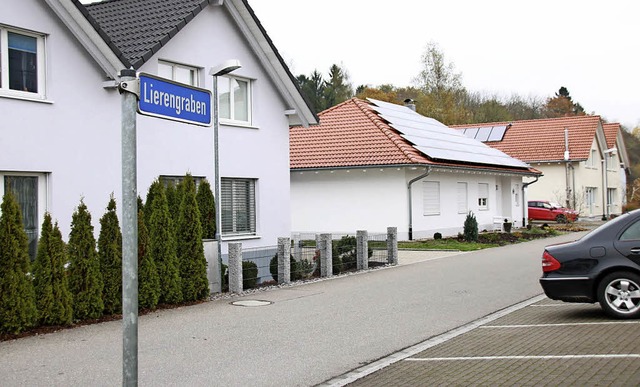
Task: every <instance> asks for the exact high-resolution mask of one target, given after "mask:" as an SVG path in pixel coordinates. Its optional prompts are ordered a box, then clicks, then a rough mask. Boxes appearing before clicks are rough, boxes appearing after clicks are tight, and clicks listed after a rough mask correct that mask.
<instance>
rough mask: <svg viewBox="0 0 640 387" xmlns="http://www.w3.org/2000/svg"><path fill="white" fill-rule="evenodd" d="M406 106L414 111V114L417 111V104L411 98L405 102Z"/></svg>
mask: <svg viewBox="0 0 640 387" xmlns="http://www.w3.org/2000/svg"><path fill="white" fill-rule="evenodd" d="M404 106H406V107H408V108H409V109H411V110H413V111H414V112H415V111H416V104H415V102H414V101H413V100H412V99H411V98H407V99H405V100H404Z"/></svg>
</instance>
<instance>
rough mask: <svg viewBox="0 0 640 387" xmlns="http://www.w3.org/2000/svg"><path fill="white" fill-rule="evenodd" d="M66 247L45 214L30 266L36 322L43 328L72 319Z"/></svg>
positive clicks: (57, 229)
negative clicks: (66, 267) (36, 310)
mask: <svg viewBox="0 0 640 387" xmlns="http://www.w3.org/2000/svg"><path fill="white" fill-rule="evenodd" d="M65 263H67V254H66V246H65V245H64V242H63V241H62V234H61V233H60V228H58V224H57V223H56V225H55V226H53V225H52V224H51V215H50V214H49V213H48V212H47V213H45V215H44V222H43V223H42V232H41V233H40V239H39V240H38V253H37V254H36V261H35V264H34V265H33V284H34V288H35V292H36V306H37V308H38V320H39V321H40V324H43V325H68V324H71V322H72V319H73V300H72V297H71V292H70V291H69V281H68V279H67V273H66V271H65V268H64V265H65Z"/></svg>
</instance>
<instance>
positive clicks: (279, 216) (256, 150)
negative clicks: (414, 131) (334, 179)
mask: <svg viewBox="0 0 640 387" xmlns="http://www.w3.org/2000/svg"><path fill="white" fill-rule="evenodd" d="M9 2H10V4H4V5H5V7H3V12H2V13H0V23H3V24H7V25H9V26H15V27H21V28H26V29H31V30H34V31H37V32H42V33H45V34H48V38H47V102H46V103H43V102H33V101H24V100H18V99H11V98H0V112H2V113H1V115H2V117H3V120H2V124H1V125H2V126H1V127H0V131H1V132H2V141H1V142H0V172H1V171H17V172H47V173H49V183H50V192H49V197H50V200H49V201H50V203H49V206H48V208H47V210H48V211H50V212H51V213H52V216H53V217H54V219H57V220H58V221H59V222H60V227H61V229H62V233H63V236H64V237H65V239H66V237H67V236H68V234H69V230H70V223H71V215H72V213H73V211H74V209H75V207H76V206H77V205H78V203H79V201H80V199H81V198H84V201H85V203H86V204H87V206H88V208H89V211H90V212H91V214H92V216H93V224H94V227H95V229H96V235H97V234H98V231H99V223H98V219H99V218H100V217H101V216H102V214H103V213H104V210H105V208H106V205H107V203H108V200H109V195H110V193H111V192H113V193H114V194H115V196H116V200H117V201H118V205H119V206H120V204H121V201H120V197H121V134H120V133H121V124H120V111H121V107H120V100H121V97H120V95H119V94H118V92H117V91H116V90H113V89H111V90H107V89H104V88H103V87H102V82H103V80H104V75H103V72H102V71H101V69H100V68H98V67H97V65H95V63H94V62H93V60H92V58H90V57H89V56H88V54H86V52H85V51H84V50H83V49H82V48H81V46H80V45H79V44H78V43H77V41H76V40H75V38H74V37H73V36H72V35H71V34H70V33H69V32H67V30H66V27H64V26H63V25H62V24H61V23H60V22H59V21H58V20H57V19H56V18H55V16H54V14H53V12H52V11H51V10H50V9H48V7H47V6H46V4H45V3H44V2H34V1H21V0H9ZM239 34H240V32H239V29H238V28H237V27H236V26H235V25H234V24H233V22H232V21H231V19H230V16H229V15H228V14H227V12H226V9H225V8H224V7H214V6H210V7H208V8H207V9H205V10H204V11H203V12H201V13H200V14H199V15H198V16H197V17H196V18H195V19H194V20H193V21H192V22H190V23H189V24H188V25H187V26H186V27H185V28H184V29H183V30H181V31H180V33H178V35H176V36H175V37H174V38H173V39H172V40H171V41H170V42H169V43H168V44H167V45H166V46H165V47H163V48H162V49H161V50H160V51H159V52H158V53H157V54H156V55H154V57H152V58H151V59H150V60H149V61H148V62H147V63H146V64H145V65H144V66H143V67H142V68H141V69H140V71H144V72H148V73H151V74H155V73H156V68H157V61H158V59H165V60H170V61H175V62H181V63H184V64H189V65H193V66H200V67H202V71H201V77H200V79H201V81H202V82H203V83H202V84H201V87H205V88H207V89H209V90H211V89H212V77H211V76H209V75H208V71H209V69H210V67H212V66H214V65H216V64H218V63H220V62H222V61H224V60H227V59H239V60H240V61H241V63H242V65H243V67H242V69H241V70H238V71H237V72H236V73H235V74H236V75H238V76H243V77H247V78H251V79H254V80H255V81H254V83H253V99H252V102H253V123H254V125H253V126H252V127H251V128H246V127H229V126H224V125H223V126H222V127H221V130H220V171H221V176H223V177H247V178H256V179H258V180H257V184H256V196H257V200H258V202H257V227H258V237H259V238H257V239H250V240H245V241H243V243H244V244H246V245H247V246H248V247H251V246H253V245H256V246H263V245H275V244H276V243H277V237H281V236H288V235H289V234H290V215H289V149H288V146H289V144H288V134H289V133H288V123H287V119H286V117H285V115H284V111H285V110H286V109H287V107H286V106H285V104H284V102H283V99H282V98H281V96H280V95H279V94H278V93H277V92H276V90H275V88H274V85H273V83H272V82H271V81H270V80H269V79H268V76H267V74H266V72H265V71H264V70H263V68H262V67H261V64H260V63H259V61H258V60H257V57H256V56H255V55H253V53H252V52H250V47H249V46H248V44H247V42H246V41H245V40H244V38H243V37H241V36H240V35H239ZM137 126H138V127H137V131H138V138H137V146H138V156H137V158H138V160H137V162H138V193H139V194H140V195H141V196H142V197H143V198H144V197H145V196H146V193H147V190H148V186H149V184H150V183H151V182H152V181H153V179H154V178H156V177H157V176H158V175H161V174H162V175H183V174H184V173H185V172H187V171H188V172H190V173H191V174H193V175H194V176H204V177H207V178H208V179H209V180H210V181H211V182H212V186H213V129H212V128H211V127H200V126H193V125H188V124H182V123H177V122H172V121H167V120H162V119H157V118H151V117H145V116H140V115H138V118H137ZM223 250H224V251H226V245H225V246H224V247H223Z"/></svg>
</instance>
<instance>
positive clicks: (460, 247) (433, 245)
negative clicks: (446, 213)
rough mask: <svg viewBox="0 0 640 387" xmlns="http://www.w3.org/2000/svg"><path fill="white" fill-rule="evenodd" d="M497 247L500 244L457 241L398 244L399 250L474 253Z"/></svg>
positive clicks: (439, 240) (434, 240) (436, 240)
mask: <svg viewBox="0 0 640 387" xmlns="http://www.w3.org/2000/svg"><path fill="white" fill-rule="evenodd" d="M498 246H500V244H498V243H480V242H464V241H459V240H457V239H430V240H420V241H411V242H408V241H405V242H398V248H399V249H409V250H457V251H475V250H482V249H487V248H489V247H498Z"/></svg>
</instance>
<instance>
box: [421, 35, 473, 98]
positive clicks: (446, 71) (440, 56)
mask: <svg viewBox="0 0 640 387" xmlns="http://www.w3.org/2000/svg"><path fill="white" fill-rule="evenodd" d="M422 64H423V69H422V70H421V71H420V73H419V74H418V76H417V77H416V78H415V80H414V82H415V83H416V84H417V85H418V87H420V89H422V91H423V92H424V93H425V94H436V95H443V94H445V93H453V92H456V91H460V90H464V87H462V82H461V80H462V74H461V73H456V72H455V66H454V65H453V63H447V62H446V61H445V58H444V53H443V52H442V51H441V50H440V47H439V46H438V45H437V44H436V43H434V42H430V43H428V44H427V47H426V48H425V51H424V53H423V54H422Z"/></svg>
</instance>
